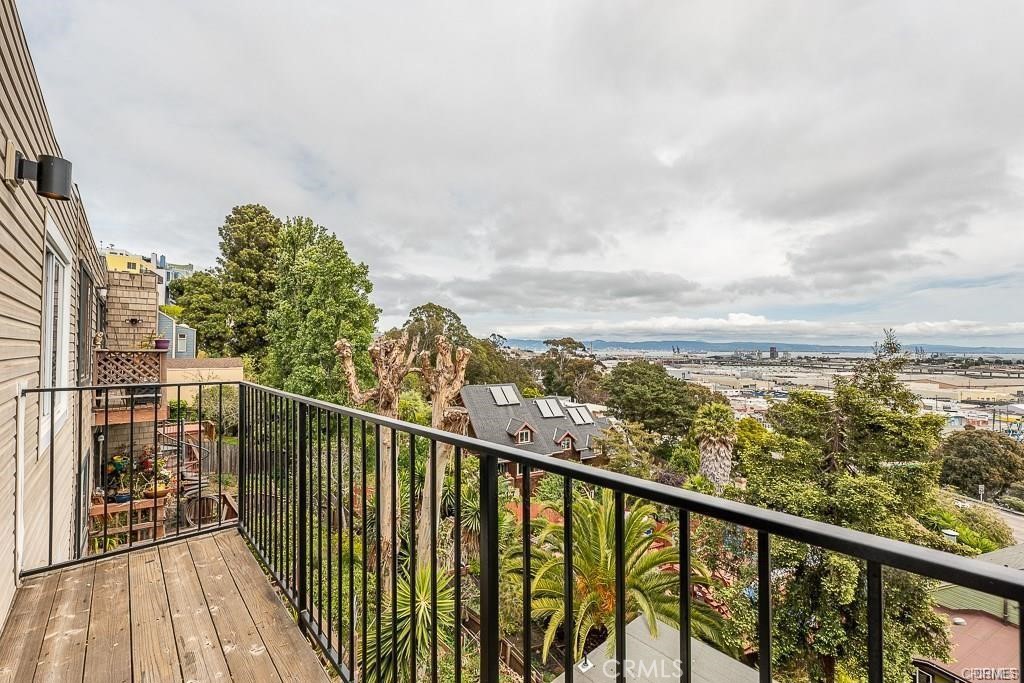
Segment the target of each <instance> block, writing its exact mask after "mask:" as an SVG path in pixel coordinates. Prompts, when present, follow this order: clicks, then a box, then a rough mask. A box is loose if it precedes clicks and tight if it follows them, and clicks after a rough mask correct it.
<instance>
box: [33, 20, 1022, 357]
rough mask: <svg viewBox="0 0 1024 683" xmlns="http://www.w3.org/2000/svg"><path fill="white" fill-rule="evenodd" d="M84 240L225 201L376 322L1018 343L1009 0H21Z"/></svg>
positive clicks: (184, 257)
mask: <svg viewBox="0 0 1024 683" xmlns="http://www.w3.org/2000/svg"><path fill="white" fill-rule="evenodd" d="M19 11H20V13H21V17H22V20H23V22H24V24H25V27H26V30H27V32H28V38H29V45H30V47H31V49H32V55H33V59H34V61H35V65H36V68H37V69H38V71H39V76H40V79H41V81H42V85H43V90H44V93H45V95H46V98H47V102H48V106H49V111H50V116H51V118H52V119H53V121H54V125H55V127H56V129H57V133H58V138H59V140H60V142H61V145H62V149H63V152H64V153H65V155H66V156H67V157H68V158H70V159H71V160H72V162H73V163H74V173H75V179H76V181H77V182H78V184H79V187H80V189H81V192H82V195H83V197H84V199H85V202H86V206H87V210H88V213H89V217H90V220H91V223H92V226H93V231H94V233H95V234H96V236H97V239H100V240H102V241H104V242H107V243H109V242H112V243H113V244H115V245H116V246H117V247H121V248H128V249H134V250H138V251H140V252H145V253H149V252H150V251H157V252H162V253H165V254H167V256H168V258H169V259H171V260H172V261H193V262H195V263H196V264H197V265H204V266H205V265H211V264H212V263H213V260H214V257H215V252H216V248H217V234H216V229H217V226H218V225H219V224H220V223H221V222H222V220H223V217H224V215H225V214H226V213H227V212H228V211H229V210H230V209H231V207H232V206H234V205H236V204H242V203H248V202H260V203H263V204H266V205H267V206H269V207H270V208H271V210H273V211H274V212H276V213H278V214H279V215H282V216H287V215H295V214H303V215H309V216H311V217H313V218H314V219H316V220H317V221H318V222H320V223H322V224H324V225H326V226H328V227H329V228H330V229H332V230H333V231H334V232H336V233H337V234H338V235H339V236H340V237H341V238H342V239H343V240H344V241H345V243H346V245H347V246H348V248H349V250H350V251H351V253H352V254H353V256H354V257H355V258H357V259H359V260H363V261H365V262H366V263H368V264H369V265H370V272H371V277H372V278H373V280H374V282H375V291H374V295H373V296H374V300H375V301H376V302H377V304H378V305H379V306H381V307H382V308H383V310H384V317H383V320H382V325H384V326H388V325H390V324H394V323H398V322H401V320H403V319H404V316H405V313H406V312H408V310H409V309H410V308H411V307H412V306H415V305H417V304H419V303H422V302H424V301H428V300H431V301H436V302H438V303H441V304H444V305H448V306H451V307H453V308H454V309H456V310H457V311H458V312H459V313H460V314H462V316H463V318H464V319H465V320H466V321H467V322H468V323H469V325H470V327H471V328H472V329H473V330H474V331H475V332H477V333H478V334H481V335H482V334H487V333H490V332H492V331H500V332H502V333H504V334H506V335H507V336H520V337H521V336H527V337H542V336H548V335H554V334H562V333H568V334H574V335H578V336H581V337H585V338H594V337H600V338H605V339H616V338H617V339H638V338H680V339H690V338H701V339H714V340H727V339H742V340H757V341H799V340H814V341H835V342H843V343H846V342H869V341H872V340H873V339H875V338H877V337H878V336H879V333H880V330H881V328H882V327H883V326H887V325H891V326H895V327H896V329H897V331H898V332H899V333H900V334H901V336H902V337H903V339H904V340H905V341H909V342H915V341H917V342H927V341H931V342H949V343H963V344H979V345H980V344H1004V345H1016V346H1024V322H1021V321H1022V320H1024V303H1022V297H1021V295H1022V293H1024V230H1022V226H1024V201H1022V200H1024V118H1022V116H1021V113H1022V111H1024V41H1022V40H1021V27H1022V26H1024V3H1021V2H1019V1H1017V0H1005V1H1000V2H986V1H984V0H982V1H979V2H970V3H965V2H963V1H962V0H949V1H946V2H943V1H939V0H919V1H917V2H910V1H902V2H895V1H894V0H880V1H878V2H866V1H865V2H820V0H807V1H806V2H781V1H777V2H770V3H768V2H749V0H742V1H737V2H723V1H722V0H713V1H710V2H690V1H687V2H680V1H679V0H607V1H602V0H559V1H558V2H534V1H531V0H527V1H526V2H507V1H506V2H487V1H481V0H440V1H438V2H429V3H428V2H416V3H382V2H339V1H338V0H301V1H300V0H290V1H289V2H279V1H270V0H259V1H257V0H217V1H215V2H209V1H203V2H201V1H198V0H189V1H184V0H182V1H176V2H140V1H139V0H118V1H114V0H21V2H20V3H19Z"/></svg>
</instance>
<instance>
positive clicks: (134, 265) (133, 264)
mask: <svg viewBox="0 0 1024 683" xmlns="http://www.w3.org/2000/svg"><path fill="white" fill-rule="evenodd" d="M138 268H139V264H137V263H136V262H135V261H129V262H128V270H138Z"/></svg>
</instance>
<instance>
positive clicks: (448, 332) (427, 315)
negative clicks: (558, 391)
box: [404, 303, 536, 391]
mask: <svg viewBox="0 0 1024 683" xmlns="http://www.w3.org/2000/svg"><path fill="white" fill-rule="evenodd" d="M404 329H406V330H408V331H409V334H410V335H412V336H414V337H418V338H419V339H420V340H421V347H422V348H423V350H425V351H428V352H429V353H430V355H431V358H433V356H434V355H435V354H436V352H437V348H436V344H435V341H434V340H435V339H437V338H438V337H439V336H444V337H445V338H447V339H448V340H449V341H451V343H452V344H454V345H455V346H456V347H465V348H467V349H469V350H470V352H471V355H470V358H469V364H468V365H467V366H466V383H467V384H516V385H518V386H519V388H520V389H522V390H524V391H525V390H528V389H533V388H536V381H535V380H534V378H533V374H532V373H531V372H530V369H529V368H528V367H527V366H526V364H525V363H524V362H523V361H522V360H520V359H519V358H518V357H516V356H515V355H514V354H513V353H512V352H511V351H510V350H509V349H508V347H507V346H506V345H505V338H504V337H502V336H500V335H495V334H492V335H491V336H490V337H487V338H486V339H478V338H476V337H474V336H473V335H472V333H470V331H469V329H468V328H467V327H466V325H465V323H463V322H462V319H461V318H460V317H459V315H458V314H457V313H455V311H452V310H451V309H449V308H445V307H444V306H440V305H438V304H435V303H426V304H423V305H421V306H417V307H416V308H414V309H412V310H411V311H409V318H408V319H407V320H406V321H405V325H404Z"/></svg>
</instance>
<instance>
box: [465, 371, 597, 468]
mask: <svg viewBox="0 0 1024 683" xmlns="http://www.w3.org/2000/svg"><path fill="white" fill-rule="evenodd" d="M498 386H505V387H507V386H511V387H512V388H513V389H514V390H515V394H516V397H517V398H518V399H519V405H510V406H500V405H497V404H496V403H495V402H494V397H493V396H492V395H491V387H498ZM461 397H462V405H464V406H465V407H466V410H467V411H468V412H469V423H470V425H471V426H472V427H473V434H475V435H476V437H477V438H478V439H483V440H484V441H490V442H492V443H500V444H504V445H506V446H515V447H517V448H522V449H524V450H528V451H532V452H533V453H538V454H540V455H552V454H554V453H560V452H561V451H562V446H561V444H560V443H558V441H556V440H555V439H556V437H557V438H558V440H559V441H560V440H561V439H562V438H563V436H562V435H564V434H565V433H569V434H571V435H572V437H573V438H574V439H575V440H576V450H578V451H581V452H583V453H584V456H583V457H587V454H588V453H587V452H588V451H590V449H591V448H592V447H593V440H594V438H596V437H598V436H600V434H601V432H602V431H603V430H604V429H606V428H607V427H608V424H609V423H608V420H607V418H603V417H602V418H594V424H587V425H577V424H574V423H573V421H572V420H571V419H570V418H569V415H568V414H567V412H566V410H565V407H564V405H566V404H567V405H577V404H575V403H573V402H572V401H570V399H569V398H567V397H565V396H544V397H541V398H540V399H536V398H523V395H522V393H521V392H520V391H519V387H517V386H515V385H509V384H470V385H468V386H464V387H462V391H461ZM543 399H555V400H557V401H558V402H559V409H560V412H561V415H560V416H557V417H544V415H543V414H542V413H541V411H540V408H539V407H538V405H537V402H538V401H540V400H543ZM588 412H589V411H588ZM591 417H593V415H591ZM524 422H525V423H526V424H528V425H530V426H531V427H532V428H534V429H535V430H536V433H535V434H534V435H533V443H524V444H521V443H517V441H516V435H515V432H516V431H517V430H515V429H514V428H515V427H516V425H517V424H521V423H524ZM510 424H511V425H512V428H510V426H509V425H510Z"/></svg>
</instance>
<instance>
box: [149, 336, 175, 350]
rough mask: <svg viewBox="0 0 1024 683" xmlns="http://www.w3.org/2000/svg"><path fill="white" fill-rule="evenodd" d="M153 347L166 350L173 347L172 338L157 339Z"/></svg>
mask: <svg viewBox="0 0 1024 683" xmlns="http://www.w3.org/2000/svg"><path fill="white" fill-rule="evenodd" d="M153 348H154V349H162V350H165V351H166V350H167V349H169V348H171V340H170V339H157V340H156V341H154V342H153Z"/></svg>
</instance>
